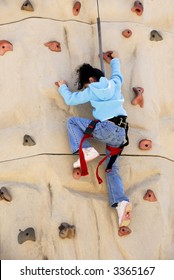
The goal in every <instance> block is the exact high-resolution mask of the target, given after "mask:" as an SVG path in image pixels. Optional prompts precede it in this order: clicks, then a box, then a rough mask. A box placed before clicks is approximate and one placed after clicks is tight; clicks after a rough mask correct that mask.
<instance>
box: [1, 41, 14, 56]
mask: <svg viewBox="0 0 174 280" xmlns="http://www.w3.org/2000/svg"><path fill="white" fill-rule="evenodd" d="M8 51H13V45H12V44H11V43H10V42H9V41H6V40H1V41H0V55H4V54H5V53H6V52H8Z"/></svg>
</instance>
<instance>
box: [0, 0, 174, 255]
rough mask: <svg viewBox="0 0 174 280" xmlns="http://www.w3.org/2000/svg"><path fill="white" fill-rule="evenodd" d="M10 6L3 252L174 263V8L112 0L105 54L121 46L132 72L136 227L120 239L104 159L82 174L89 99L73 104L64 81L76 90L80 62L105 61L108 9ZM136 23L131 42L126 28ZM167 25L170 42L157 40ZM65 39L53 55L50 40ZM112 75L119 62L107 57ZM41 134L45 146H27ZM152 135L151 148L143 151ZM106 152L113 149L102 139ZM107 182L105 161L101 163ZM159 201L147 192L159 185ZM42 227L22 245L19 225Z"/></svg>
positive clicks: (4, 35)
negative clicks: (76, 133)
mask: <svg viewBox="0 0 174 280" xmlns="http://www.w3.org/2000/svg"><path fill="white" fill-rule="evenodd" d="M24 2H25V1H21V0H15V1H11V0H6V1H1V3H0V10H1V18H0V40H6V41H8V42H10V43H11V44H12V46H13V51H8V52H6V53H4V55H3V56H0V88H1V94H0V101H1V102H0V104H1V105H0V106H1V110H0V189H2V188H3V187H5V188H6V189H7V191H8V193H9V195H10V197H11V201H7V200H5V199H1V200H0V258H1V259H140V260H141V259H173V258H174V204H173V200H174V189H173V183H174V149H173V142H174V113H173V106H174V95H173V80H174V56H173V45H174V34H173V30H174V3H173V0H166V1H165V5H164V3H163V1H162V0H158V1H154V0H146V1H142V4H143V7H144V9H143V13H142V15H141V16H138V15H137V14H136V13H134V12H132V11H131V9H132V7H133V5H134V1H127V0H122V1H120V0H108V1H105V0H100V1H99V7H100V17H101V28H102V42H103V51H107V50H113V49H115V50H118V52H119V54H120V60H121V69H122V73H123V76H124V84H123V87H122V91H123V95H124V97H125V108H126V110H127V112H128V121H129V126H130V130H129V137H130V145H129V146H128V147H126V148H125V150H124V153H123V155H122V156H121V158H120V174H121V176H122V178H123V182H124V186H125V190H126V193H127V194H128V196H129V197H130V200H131V201H132V203H133V218H132V222H131V224H130V229H131V234H129V235H127V236H119V235H118V223H117V222H118V221H117V215H116V211H115V209H111V208H110V206H109V202H108V193H107V187H106V182H105V180H104V182H103V184H102V185H98V184H97V180H96V178H95V167H96V164H97V162H98V159H96V160H95V161H94V162H93V163H91V164H90V165H89V173H90V174H89V176H87V177H82V178H81V179H80V180H74V179H73V178H72V163H73V162H74V161H75V160H76V158H77V156H72V155H71V151H70V148H69V144H68V138H67V130H66V120H67V118H68V117H70V116H72V115H79V116H81V117H90V116H91V108H90V106H89V105H88V104H87V105H81V106H77V107H68V106H66V105H65V104H64V101H63V100H62V98H61V96H60V95H59V94H58V93H57V88H56V86H55V85H54V83H55V81H57V80H60V79H66V80H67V81H68V84H69V87H70V88H71V89H72V90H75V88H76V87H75V86H74V83H75V76H74V69H76V68H77V67H78V66H79V65H80V64H81V63H83V62H87V63H91V64H92V65H94V66H96V67H100V62H99V58H98V52H99V51H98V49H99V48H98V32H97V24H96V18H97V6H96V1H95V0H89V1H85V0H82V1H80V2H81V8H80V11H79V14H78V15H76V16H75V15H74V14H73V6H74V4H75V1H72V0H65V1H60V0H52V1H50V0H45V1H42V0H37V1H36V0H33V1H30V2H31V4H32V7H33V11H32V12H31V11H26V10H21V7H22V5H23V3H24ZM126 29H130V30H131V32H132V35H131V36H130V37H129V38H125V37H124V36H123V35H122V32H123V31H124V30H126ZM153 30H156V31H157V32H158V33H159V34H160V35H161V36H162V38H163V40H160V41H156V40H150V38H151V32H152V31H153ZM53 41H55V42H59V43H60V46H61V51H59V52H55V51H51V50H50V49H49V48H47V47H45V45H44V44H45V43H46V42H53ZM105 72H106V76H107V77H109V75H110V73H111V72H110V67H109V65H106V64H105ZM134 87H141V88H143V89H144V92H143V99H144V105H143V107H140V106H139V105H136V106H135V105H133V104H131V101H132V99H133V98H134V97H135V95H134V92H133V88H134ZM24 135H29V136H30V137H31V138H32V139H34V141H35V145H32V146H29V145H23V138H24ZM143 139H149V140H151V141H152V148H151V149H150V150H141V149H139V142H140V141H141V140H143ZM91 141H92V142H93V144H94V146H95V147H96V148H97V149H98V150H99V151H100V154H101V158H102V156H103V153H104V148H105V147H104V146H102V145H99V144H98V143H96V142H94V141H93V140H91ZM101 169H102V170H103V171H102V177H104V167H102V168H101ZM148 189H150V190H152V191H153V192H154V194H155V196H156V198H157V201H155V202H149V201H145V200H144V199H143V197H144V195H145V193H146V192H147V190H148ZM62 223H68V224H70V225H74V226H75V228H76V234H75V236H74V238H68V239H66V238H65V239H61V238H60V237H59V229H58V227H59V226H60V225H61V224H62ZM27 228H33V229H34V232H35V241H34V242H33V241H31V240H28V241H26V242H24V243H22V244H19V243H18V235H19V232H21V231H25V229H27Z"/></svg>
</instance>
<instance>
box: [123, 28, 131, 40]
mask: <svg viewBox="0 0 174 280" xmlns="http://www.w3.org/2000/svg"><path fill="white" fill-rule="evenodd" d="M122 35H123V36H124V37H125V38H129V37H130V36H131V35H132V31H131V30H130V29H125V30H124V31H123V32H122Z"/></svg>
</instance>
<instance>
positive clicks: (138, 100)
mask: <svg viewBox="0 0 174 280" xmlns="http://www.w3.org/2000/svg"><path fill="white" fill-rule="evenodd" d="M132 89H133V91H134V93H135V98H134V99H133V100H132V102H131V104H132V105H137V104H138V105H140V107H141V108H143V107H144V98H143V95H142V94H143V92H144V89H143V88H142V87H133V88H132Z"/></svg>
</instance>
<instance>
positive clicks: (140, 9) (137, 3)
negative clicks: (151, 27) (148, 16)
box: [131, 1, 144, 16]
mask: <svg viewBox="0 0 174 280" xmlns="http://www.w3.org/2000/svg"><path fill="white" fill-rule="evenodd" d="M143 10H144V8H143V4H142V3H141V2H140V1H135V2H134V5H133V7H132V9H131V11H132V12H135V13H136V14H137V15H138V16H141V15H142V13H143Z"/></svg>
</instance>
